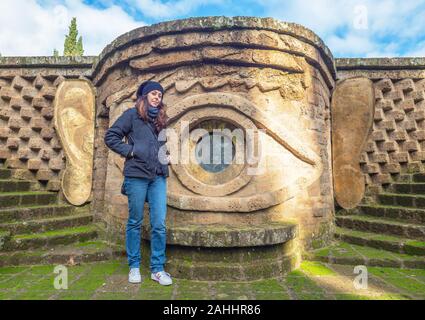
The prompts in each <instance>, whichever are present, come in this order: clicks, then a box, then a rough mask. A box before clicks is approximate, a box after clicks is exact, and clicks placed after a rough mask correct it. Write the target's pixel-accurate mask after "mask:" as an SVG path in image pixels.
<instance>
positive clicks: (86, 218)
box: [0, 213, 93, 235]
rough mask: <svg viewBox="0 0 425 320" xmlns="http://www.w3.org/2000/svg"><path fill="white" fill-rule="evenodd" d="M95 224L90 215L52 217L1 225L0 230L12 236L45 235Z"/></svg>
mask: <svg viewBox="0 0 425 320" xmlns="http://www.w3.org/2000/svg"><path fill="white" fill-rule="evenodd" d="M91 222H93V216H92V215H91V214H89V213H85V214H78V215H76V214H75V215H72V216H64V217H51V218H45V219H37V220H29V221H25V222H22V221H14V222H7V223H1V224H0V230H4V231H8V232H10V234H11V235H18V234H25V233H28V234H29V233H43V232H47V231H53V230H58V229H64V228H73V227H79V226H84V225H87V224H90V223H91Z"/></svg>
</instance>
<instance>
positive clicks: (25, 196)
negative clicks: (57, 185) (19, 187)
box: [0, 191, 57, 208]
mask: <svg viewBox="0 0 425 320" xmlns="http://www.w3.org/2000/svg"><path fill="white" fill-rule="evenodd" d="M56 202H57V193H55V192H45V191H22V192H2V193H0V208H10V207H18V206H29V205H47V204H53V203H56Z"/></svg>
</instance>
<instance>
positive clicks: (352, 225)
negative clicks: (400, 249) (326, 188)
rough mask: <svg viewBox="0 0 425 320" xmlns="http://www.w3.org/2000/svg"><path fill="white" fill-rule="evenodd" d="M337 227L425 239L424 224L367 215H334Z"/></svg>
mask: <svg viewBox="0 0 425 320" xmlns="http://www.w3.org/2000/svg"><path fill="white" fill-rule="evenodd" d="M335 221H336V225H337V226H338V227H343V228H348V229H353V230H357V231H366V232H374V233H378V234H386V235H395V236H401V237H405V238H408V239H417V240H425V226H423V225H417V224H412V223H406V222H402V221H399V220H395V219H389V218H380V217H371V216H367V215H351V216H336V219H335Z"/></svg>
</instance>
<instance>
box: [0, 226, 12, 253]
mask: <svg viewBox="0 0 425 320" xmlns="http://www.w3.org/2000/svg"><path fill="white" fill-rule="evenodd" d="M10 237H11V235H10V232H9V231H4V230H0V251H2V250H3V247H4V246H5V244H6V242H7V241H9V239H10Z"/></svg>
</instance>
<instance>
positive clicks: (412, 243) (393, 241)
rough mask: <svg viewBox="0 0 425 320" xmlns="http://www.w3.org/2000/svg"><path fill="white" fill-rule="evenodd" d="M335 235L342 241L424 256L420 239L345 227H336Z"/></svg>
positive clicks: (423, 245)
mask: <svg viewBox="0 0 425 320" xmlns="http://www.w3.org/2000/svg"><path fill="white" fill-rule="evenodd" d="M335 237H336V238H337V239H339V240H342V241H344V242H347V243H352V244H356V245H360V246H368V247H372V248H376V249H383V250H388V251H392V252H397V253H403V254H409V255H417V256H425V242H421V241H416V240H411V239H406V238H401V237H394V236H389V235H380V234H376V233H372V232H364V231H355V230H351V229H345V228H336V232H335Z"/></svg>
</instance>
